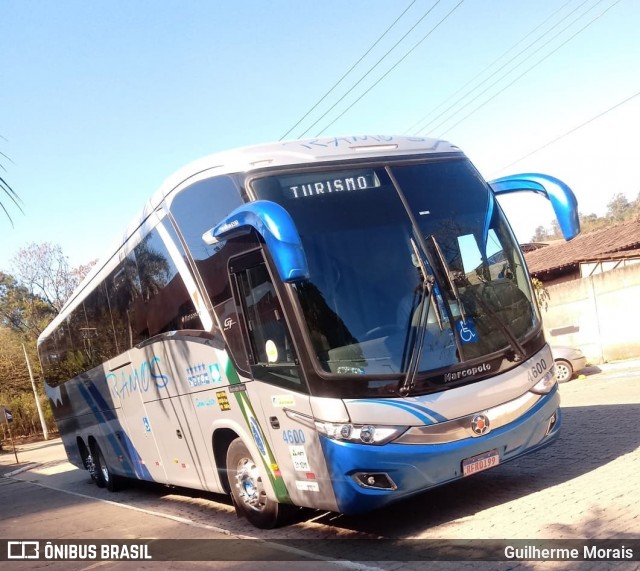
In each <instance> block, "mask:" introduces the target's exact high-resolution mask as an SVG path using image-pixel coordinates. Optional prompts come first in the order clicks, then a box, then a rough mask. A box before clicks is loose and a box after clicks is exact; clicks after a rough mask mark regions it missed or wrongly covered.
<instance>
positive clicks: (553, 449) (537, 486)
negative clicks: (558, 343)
mask: <svg viewBox="0 0 640 571" xmlns="http://www.w3.org/2000/svg"><path fill="white" fill-rule="evenodd" d="M562 412H563V426H562V431H561V435H560V438H559V439H558V440H557V441H556V442H555V443H554V444H552V445H551V446H549V447H547V448H544V449H543V450H540V451H538V452H536V453H534V454H531V455H529V456H525V457H523V458H520V459H518V460H514V461H512V462H509V463H506V464H503V465H501V466H498V467H497V468H494V469H492V470H488V471H487V472H483V473H480V474H476V475H475V476H472V477H470V478H465V479H462V480H458V481H456V482H453V483H451V484H448V485H445V486H442V487H439V488H437V489H435V490H430V491H427V492H425V493H422V494H419V495H417V496H413V497H411V498H410V499H407V500H403V501H400V502H398V503H396V504H394V505H392V506H389V507H387V508H382V509H380V510H377V511H374V512H371V513H367V514H366V517H363V516H362V515H340V514H334V513H324V514H321V515H319V516H318V514H317V513H316V516H315V519H314V521H316V522H318V523H322V524H325V525H330V526H332V527H335V528H338V529H343V530H349V531H351V532H355V533H356V534H357V533H360V534H366V535H375V536H377V537H387V538H403V537H407V536H409V537H410V536H412V535H414V534H415V533H416V530H419V529H425V528H430V527H436V526H438V525H442V524H446V523H449V522H451V521H455V520H457V519H460V518H463V517H468V516H472V515H474V514H476V513H478V512H480V511H483V510H485V509H488V508H491V507H494V506H497V505H500V504H503V503H506V502H509V501H512V500H515V499H519V498H523V497H526V496H528V495H530V494H534V493H536V492H539V491H541V490H544V489H546V488H550V487H552V486H556V485H558V484H563V483H565V482H568V481H570V480H572V479H574V478H577V477H579V476H582V475H584V474H586V473H589V472H591V471H593V470H596V469H598V468H600V467H601V466H604V465H606V464H608V463H609V462H612V461H613V460H615V459H617V458H619V457H621V456H623V455H625V454H628V453H630V452H632V451H634V450H636V449H637V448H638V447H639V446H640V423H638V421H637V419H638V417H639V414H640V404H625V405H602V406H586V407H573V408H565V409H563V410H562ZM611 485H612V486H614V485H616V484H615V483H614V482H611ZM390 522H393V523H392V525H390Z"/></svg>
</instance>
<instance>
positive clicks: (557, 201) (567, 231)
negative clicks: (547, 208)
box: [489, 173, 580, 240]
mask: <svg viewBox="0 0 640 571" xmlns="http://www.w3.org/2000/svg"><path fill="white" fill-rule="evenodd" d="M489 186H490V187H491V189H492V190H493V192H494V194H495V195H496V196H499V195H501V194H510V193H512V192H535V193H537V194H541V195H542V196H544V197H545V198H546V199H547V200H549V202H551V206H552V207H553V210H554V212H555V214H556V218H557V219H558V223H559V224H560V230H562V235H563V236H564V239H565V240H571V239H572V238H575V237H576V236H577V235H578V234H579V233H580V220H579V219H578V201H577V200H576V197H575V195H574V194H573V191H572V190H571V189H570V188H569V186H567V185H566V184H565V183H564V182H562V181H561V180H559V179H557V178H555V177H552V176H549V175H546V174H539V173H524V174H515V175H510V176H505V177H502V178H497V179H495V180H492V181H489Z"/></svg>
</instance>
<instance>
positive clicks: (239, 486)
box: [227, 438, 285, 529]
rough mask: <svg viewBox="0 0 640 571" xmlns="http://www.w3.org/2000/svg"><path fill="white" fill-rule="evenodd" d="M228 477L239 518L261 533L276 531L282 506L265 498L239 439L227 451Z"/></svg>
mask: <svg viewBox="0 0 640 571" xmlns="http://www.w3.org/2000/svg"><path fill="white" fill-rule="evenodd" d="M227 474H228V478H229V488H230V489H231V496H232V498H233V503H234V504H235V507H236V510H237V511H238V514H239V515H242V516H244V517H246V518H247V520H249V522H250V523H251V524H253V525H254V526H255V527H258V528H260V529H271V528H274V527H276V526H277V525H278V523H279V520H280V519H281V516H282V512H283V508H284V507H285V506H282V505H281V504H279V503H278V502H275V501H273V500H271V499H269V497H268V496H267V492H266V490H265V486H264V480H263V476H262V473H261V471H260V469H259V467H258V465H257V464H256V462H255V461H254V459H253V457H252V456H251V453H250V452H249V450H248V449H247V447H246V446H245V444H244V442H242V440H241V439H240V438H236V439H235V440H234V441H233V442H231V444H230V445H229V449H228V450H227Z"/></svg>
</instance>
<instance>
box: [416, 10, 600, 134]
mask: <svg viewBox="0 0 640 571" xmlns="http://www.w3.org/2000/svg"><path fill="white" fill-rule="evenodd" d="M587 1H588V0H585V2H587ZM571 2H572V0H567V2H565V3H564V4H563V5H562V6H560V8H558V9H557V10H556V11H555V12H553V13H552V14H551V15H550V16H548V17H547V18H546V19H545V20H543V21H542V22H541V23H540V24H538V25H537V26H536V27H535V28H533V30H531V31H530V32H529V33H527V34H526V35H524V36H523V37H522V38H520V39H519V40H518V41H517V42H516V43H515V44H513V45H512V46H511V47H510V48H509V49H508V50H506V51H505V52H503V53H502V54H501V55H500V56H498V57H497V58H496V59H495V60H493V61H492V62H491V63H490V64H489V65H488V66H486V67H485V68H484V69H483V70H482V71H481V72H479V73H478V74H477V75H475V76H474V77H473V78H472V79H470V80H469V81H467V82H466V83H465V84H464V85H463V86H462V87H460V88H459V89H458V90H457V91H455V92H454V93H452V94H451V95H449V96H448V97H447V98H445V99H444V100H443V101H442V102H441V103H440V104H439V105H437V106H436V107H435V108H434V109H430V110H429V112H428V113H427V114H426V115H424V116H423V117H421V118H420V119H418V120H417V121H415V122H414V123H413V124H412V125H411V126H410V127H409V128H408V129H406V131H405V133H414V132H415V131H414V129H415V128H416V127H417V126H418V125H419V124H420V123H422V122H423V121H424V120H425V119H428V118H429V116H430V115H432V114H433V113H435V112H436V111H437V110H438V109H440V108H441V107H443V106H444V105H445V104H446V103H448V102H449V101H451V99H453V98H454V97H455V96H456V95H458V94H459V93H460V92H461V91H462V90H463V89H465V88H466V87H468V86H469V85H471V84H472V83H473V82H474V81H475V80H476V79H478V78H479V77H481V76H482V74H483V73H484V72H485V71H487V70H489V69H491V68H492V67H493V66H494V65H495V64H496V63H497V62H499V61H500V60H501V59H502V58H503V57H504V56H506V55H507V54H508V53H509V52H511V51H513V50H514V49H515V48H516V47H517V46H519V45H520V44H521V43H522V42H524V41H525V40H526V39H527V38H528V37H529V36H531V35H532V34H534V33H535V32H537V31H538V30H539V29H540V28H542V26H544V25H545V24H546V23H547V22H548V21H549V20H551V19H553V17H554V16H555V15H556V14H558V13H559V12H560V11H561V10H563V9H564V8H565V7H566V6H567V5H568V4H570V3H571ZM585 2H583V4H584V3H585ZM581 6H582V4H580V6H578V7H577V8H575V9H574V10H573V12H575V11H576V10H577V9H579V8H580V7H581ZM573 12H571V13H569V14H568V15H567V16H565V17H564V18H563V19H565V18H567V17H568V16H570V15H571V14H573ZM560 21H562V20H560ZM556 26H557V24H556ZM554 27H555V26H553V27H552V28H550V29H549V30H547V32H545V33H548V32H549V31H551V30H553V28H554ZM543 36H544V34H543ZM543 36H540V37H539V38H538V39H537V40H536V41H535V42H533V43H536V42H537V41H538V40H539V39H540V38H541V37H543ZM531 45H533V44H529V46H527V48H525V50H526V49H528V48H529V47H530V46H531ZM521 54H522V52H520V53H519V54H518V55H516V56H515V57H516V58H517V57H518V56H519V55H521ZM513 59H515V58H512V59H510V60H509V61H508V62H507V63H506V64H505V65H508V64H509V63H511V62H512V61H513ZM503 68H504V66H502V67H501V68H500V69H498V70H496V72H494V74H493V75H495V73H497V72H498V71H500V70H501V69H503ZM493 75H492V76H490V77H489V78H487V79H485V80H484V81H487V80H488V79H491V77H493ZM484 81H483V82H482V83H480V84H478V85H476V87H474V88H473V89H472V90H471V91H469V92H467V93H466V94H465V95H464V96H463V97H461V98H460V99H458V100H457V101H456V102H455V103H454V104H453V105H452V106H450V107H448V108H447V109H445V110H444V111H443V112H442V113H441V114H440V115H437V116H436V117H434V118H433V119H432V121H435V120H436V119H439V118H440V117H441V116H442V115H443V114H444V113H446V112H447V111H449V109H451V107H453V106H454V105H456V104H457V103H458V102H459V101H461V100H462V99H464V98H465V97H466V96H467V95H468V94H469V93H471V92H473V91H474V90H475V89H478V88H479V87H480V86H481V85H482V84H483V83H484ZM426 127H428V124H425V125H423V126H422V127H420V129H418V132H419V131H422V130H423V129H425V128H426Z"/></svg>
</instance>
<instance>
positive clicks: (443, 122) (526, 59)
mask: <svg viewBox="0 0 640 571" xmlns="http://www.w3.org/2000/svg"><path fill="white" fill-rule="evenodd" d="M588 1H589V0H584V1H583V2H582V3H581V4H580V5H578V6H577V7H576V8H575V9H574V10H572V11H571V12H570V13H569V14H567V15H566V16H564V18H562V19H561V20H559V21H558V22H557V23H556V24H555V25H554V26H553V27H552V28H550V29H549V30H547V31H546V32H545V33H544V34H542V35H541V36H539V37H538V38H537V39H536V40H534V41H533V42H531V43H530V44H529V45H528V46H527V47H526V48H525V49H524V50H522V51H521V52H520V53H518V54H517V55H516V56H515V57H513V58H511V60H509V61H508V62H507V63H506V64H504V65H503V66H502V67H500V68H499V69H498V70H496V71H495V72H494V73H493V74H491V75H490V76H489V77H488V78H486V79H485V80H484V81H483V82H482V83H480V84H479V85H478V86H476V87H475V88H474V89H472V90H470V91H469V92H467V93H466V94H465V95H464V96H463V97H461V98H460V99H458V100H457V101H456V102H455V103H454V104H453V105H451V106H450V107H449V108H448V109H447V111H449V110H450V109H452V108H453V107H455V105H457V104H458V103H459V102H460V101H462V100H463V99H465V98H466V97H467V96H468V95H471V94H472V93H473V92H474V91H476V90H477V89H478V88H479V87H480V86H482V85H484V84H485V83H486V82H487V81H488V80H490V79H492V78H493V77H495V76H496V75H497V73H498V72H500V71H502V70H503V69H504V68H505V67H506V66H507V65H508V64H510V63H511V62H512V61H513V60H514V59H516V58H517V57H519V56H521V55H522V54H523V53H525V52H526V51H528V50H529V49H530V48H531V47H532V46H534V45H535V44H536V43H538V42H539V41H540V40H541V39H542V38H543V37H544V36H546V35H547V34H548V33H549V32H550V31H552V30H554V29H555V28H557V27H558V25H560V24H561V23H562V22H564V21H565V20H566V19H567V18H568V17H569V16H571V15H573V14H574V13H575V12H576V11H577V10H579V9H580V8H581V7H582V6H584V5H585V4H586V3H587V2H588ZM603 1H604V0H597V2H596V3H595V4H594V5H593V6H591V7H590V8H588V9H587V10H586V11H585V12H583V13H582V14H580V15H579V16H578V17H577V18H575V19H574V20H573V21H571V22H570V23H569V24H567V25H566V26H565V27H564V28H562V29H561V30H560V31H559V32H557V33H556V34H554V35H553V36H552V37H551V38H549V39H548V40H547V41H546V42H544V43H543V44H542V45H540V46H539V47H537V48H536V49H534V50H533V51H532V52H531V53H530V54H529V55H527V56H526V57H525V58H524V59H523V60H521V61H520V62H519V63H517V64H516V65H515V66H513V67H512V68H511V69H509V70H507V71H506V72H505V73H503V74H502V75H501V76H499V77H498V78H497V79H496V80H495V81H493V82H492V83H490V84H489V85H488V86H487V87H486V88H485V89H483V90H482V91H480V92H479V93H478V94H477V95H475V96H474V97H473V98H472V99H470V100H469V101H467V102H466V103H464V104H463V105H461V106H460V107H458V109H457V110H456V111H454V112H453V113H451V114H450V115H449V116H447V117H445V118H444V119H442V120H441V121H440V122H439V123H437V124H436V125H435V126H432V127H431V129H432V130H433V131H435V129H438V128H440V127H442V126H443V125H445V124H446V123H447V121H450V120H452V119H454V118H455V117H456V115H459V114H460V113H461V112H462V111H463V110H464V109H466V108H467V107H469V105H471V104H472V103H473V102H474V101H477V100H478V99H479V98H480V97H482V96H483V95H484V94H485V93H487V92H488V91H490V90H491V88H493V87H495V86H496V85H497V84H498V83H500V82H501V81H502V80H503V79H505V78H507V77H508V76H509V75H510V74H512V73H513V72H514V71H516V70H517V69H518V68H520V67H522V66H523V65H524V64H525V62H527V61H529V60H530V59H531V58H532V57H534V56H535V55H536V54H538V53H539V52H540V51H542V50H543V49H544V48H546V47H547V46H548V45H549V44H550V43H551V42H552V41H553V40H555V39H556V38H558V37H559V36H561V35H562V34H563V33H564V32H566V31H567V30H568V29H569V28H571V26H573V25H574V24H575V23H576V22H578V21H579V20H580V19H582V18H584V17H585V16H586V15H587V14H588V13H589V12H591V10H593V9H594V8H596V6H598V4H601V3H602V2H603ZM444 113H445V112H443V113H441V114H440V115H439V116H438V118H439V117H442V115H444ZM422 130H424V128H423V129H422Z"/></svg>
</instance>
